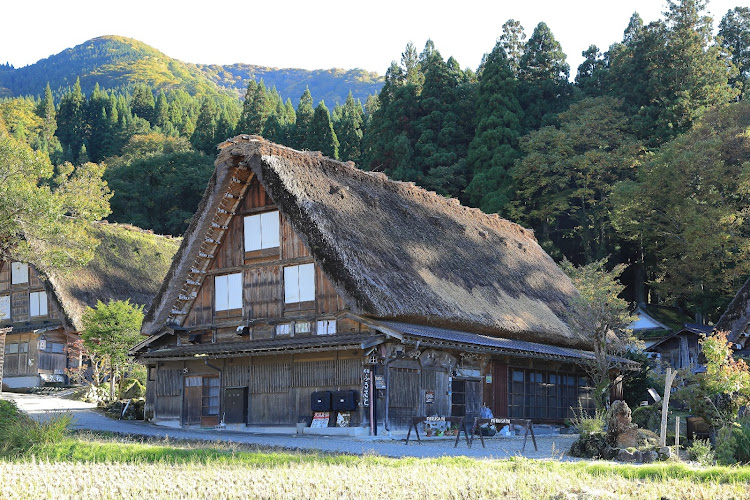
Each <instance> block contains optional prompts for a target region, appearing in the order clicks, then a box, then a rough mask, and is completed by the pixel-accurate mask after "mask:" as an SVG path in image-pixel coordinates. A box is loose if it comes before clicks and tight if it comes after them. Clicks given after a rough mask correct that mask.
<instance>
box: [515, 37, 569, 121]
mask: <svg viewBox="0 0 750 500" xmlns="http://www.w3.org/2000/svg"><path fill="white" fill-rule="evenodd" d="M519 71H520V86H519V99H518V100H519V102H520V103H521V108H522V109H523V111H524V116H523V122H522V126H523V130H524V131H525V132H528V131H531V130H536V129H538V128H539V127H541V126H544V125H550V124H554V123H555V122H556V118H557V114H558V113H560V112H561V111H563V110H564V109H565V108H567V106H568V105H569V104H570V98H571V94H572V88H571V85H570V83H569V82H568V76H569V74H570V67H569V66H568V63H567V62H565V54H564V53H563V51H562V47H561V46H560V43H559V42H558V41H557V40H556V39H555V37H554V35H553V34H552V31H550V29H549V27H548V26H547V25H546V24H545V23H539V24H538V25H537V26H536V28H534V33H532V35H531V37H530V38H529V41H528V42H526V45H525V47H524V53H523V56H522V57H521V61H520V69H519Z"/></svg>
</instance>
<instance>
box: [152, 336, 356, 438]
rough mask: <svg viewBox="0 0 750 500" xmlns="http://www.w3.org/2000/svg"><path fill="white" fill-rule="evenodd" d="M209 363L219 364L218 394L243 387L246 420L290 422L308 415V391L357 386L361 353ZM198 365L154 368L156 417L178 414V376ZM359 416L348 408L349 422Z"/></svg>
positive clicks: (199, 365)
mask: <svg viewBox="0 0 750 500" xmlns="http://www.w3.org/2000/svg"><path fill="white" fill-rule="evenodd" d="M214 363H216V365H218V366H220V367H222V371H221V387H222V394H223V389H226V388H238V387H247V388H248V393H249V397H248V399H249V401H248V423H249V424H251V425H279V424H286V425H291V424H294V423H295V422H297V421H298V419H299V418H300V417H301V416H302V417H310V416H311V409H310V396H311V394H312V393H313V392H316V391H321V390H329V391H338V390H357V391H359V390H360V388H361V384H362V366H363V365H362V357H361V353H359V352H355V351H345V352H340V353H318V354H315V355H294V356H292V355H286V356H259V357H256V358H232V359H227V360H224V361H214ZM222 365H223V366H222ZM182 366H187V367H188V375H185V374H184V373H183V371H182ZM178 367H179V368H178ZM201 370H207V368H206V367H205V366H204V365H203V364H202V363H197V362H196V363H191V362H188V363H186V364H184V365H183V363H182V362H168V363H166V366H159V367H158V370H157V376H156V381H153V382H149V384H150V385H152V386H154V393H155V403H154V410H155V416H156V417H157V418H160V419H171V418H179V417H180V415H181V410H182V399H183V389H182V385H183V380H184V377H185V376H189V375H190V376H191V375H198V374H201ZM215 373H216V372H215V371H214V372H211V374H215ZM222 404H223V402H222ZM220 411H223V408H222V409H221V410H220ZM359 421H360V420H359V413H358V412H354V415H353V419H352V425H358V424H359Z"/></svg>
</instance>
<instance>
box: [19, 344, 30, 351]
mask: <svg viewBox="0 0 750 500" xmlns="http://www.w3.org/2000/svg"><path fill="white" fill-rule="evenodd" d="M18 345H19V349H18V352H29V343H28V342H21V343H20V344H18Z"/></svg>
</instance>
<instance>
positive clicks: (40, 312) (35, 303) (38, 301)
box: [29, 292, 47, 316]
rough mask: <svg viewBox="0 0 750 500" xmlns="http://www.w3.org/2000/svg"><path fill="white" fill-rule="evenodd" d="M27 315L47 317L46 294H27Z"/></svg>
mask: <svg viewBox="0 0 750 500" xmlns="http://www.w3.org/2000/svg"><path fill="white" fill-rule="evenodd" d="M29 315H30V316H46V315H47V292H31V293H30V294H29Z"/></svg>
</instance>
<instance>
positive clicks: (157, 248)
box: [0, 222, 179, 387]
mask: <svg viewBox="0 0 750 500" xmlns="http://www.w3.org/2000/svg"><path fill="white" fill-rule="evenodd" d="M90 231H91V234H92V236H94V237H95V238H96V239H97V240H99V245H98V247H97V249H96V251H95V254H94V257H93V259H92V260H91V261H90V262H89V263H88V264H87V265H85V266H83V267H80V268H77V269H36V268H35V267H34V266H31V265H29V264H26V263H21V262H11V261H0V329H2V328H3V327H4V328H8V329H9V332H8V334H7V337H6V341H5V347H4V349H3V354H4V355H5V356H4V357H5V363H4V365H5V370H4V380H3V382H4V383H5V384H6V385H8V386H10V387H28V386H37V385H40V384H41V383H43V382H55V381H56V382H62V381H64V380H65V370H66V369H67V368H71V367H72V366H71V364H75V363H77V362H78V360H76V359H69V358H68V356H67V352H68V349H67V344H68V342H70V341H71V340H74V339H75V338H77V334H78V332H80V331H81V329H82V325H81V316H82V314H83V312H84V311H85V310H86V308H87V307H94V306H95V305H96V303H97V301H99V300H101V301H102V302H105V303H106V302H108V301H109V300H125V299H129V300H130V301H131V302H132V303H135V304H140V305H143V306H145V307H149V306H150V305H151V301H152V300H153V297H154V296H155V295H156V292H157V291H158V289H159V286H160V285H161V282H162V279H163V277H164V275H165V274H166V271H167V269H168V268H169V265H170V264H171V262H172V256H173V255H174V253H175V251H176V250H177V247H178V245H179V239H172V238H168V237H164V236H158V235H154V234H152V233H150V232H148V231H144V230H141V229H138V228H136V227H133V226H128V225H119V224H107V223H106V222H99V223H93V224H92V225H91V227H90Z"/></svg>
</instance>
